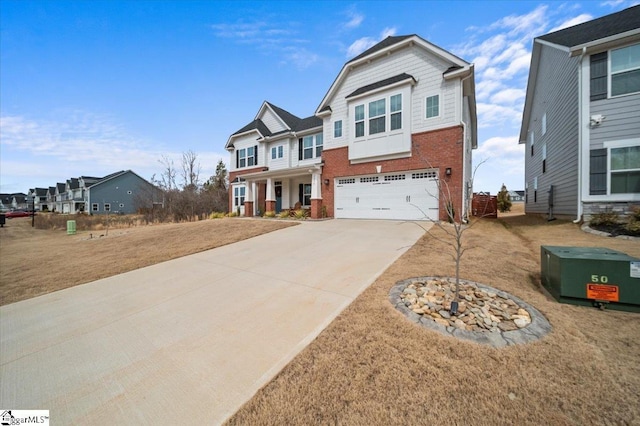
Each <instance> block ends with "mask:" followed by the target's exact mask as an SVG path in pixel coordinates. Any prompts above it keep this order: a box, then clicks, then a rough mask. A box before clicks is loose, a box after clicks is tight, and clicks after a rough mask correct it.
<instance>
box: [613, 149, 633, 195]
mask: <svg viewBox="0 0 640 426" xmlns="http://www.w3.org/2000/svg"><path fill="white" fill-rule="evenodd" d="M611 193H612V194H630V193H640V146H629V147H625V148H612V149H611Z"/></svg>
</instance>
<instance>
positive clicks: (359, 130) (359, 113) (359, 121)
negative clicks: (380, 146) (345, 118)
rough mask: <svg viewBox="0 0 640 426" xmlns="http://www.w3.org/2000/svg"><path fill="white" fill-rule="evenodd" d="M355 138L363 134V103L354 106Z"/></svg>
mask: <svg viewBox="0 0 640 426" xmlns="http://www.w3.org/2000/svg"><path fill="white" fill-rule="evenodd" d="M355 121H356V138H359V137H361V136H364V105H358V106H356V116H355Z"/></svg>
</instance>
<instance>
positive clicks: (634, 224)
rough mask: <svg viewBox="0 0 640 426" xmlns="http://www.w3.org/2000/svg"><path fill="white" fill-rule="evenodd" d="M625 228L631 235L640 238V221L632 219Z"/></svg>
mask: <svg viewBox="0 0 640 426" xmlns="http://www.w3.org/2000/svg"><path fill="white" fill-rule="evenodd" d="M624 228H625V229H626V230H627V231H629V233H630V234H631V235H637V236H640V220H635V219H632V220H630V221H629V223H627V224H626V225H625V226H624Z"/></svg>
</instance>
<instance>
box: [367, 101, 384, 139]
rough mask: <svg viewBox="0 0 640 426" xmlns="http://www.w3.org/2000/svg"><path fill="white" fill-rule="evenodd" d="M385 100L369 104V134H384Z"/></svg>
mask: <svg viewBox="0 0 640 426" xmlns="http://www.w3.org/2000/svg"><path fill="white" fill-rule="evenodd" d="M385 103H386V102H385V99H379V100H377V101H373V102H369V134H370V135H375V134H376V133H384V132H385V119H386V115H385V110H386V105H385Z"/></svg>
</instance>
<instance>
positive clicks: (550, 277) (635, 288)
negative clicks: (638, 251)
mask: <svg viewBox="0 0 640 426" xmlns="http://www.w3.org/2000/svg"><path fill="white" fill-rule="evenodd" d="M540 267H541V272H542V285H543V286H544V288H545V289H547V291H548V292H549V293H550V294H551V296H553V297H554V298H555V299H556V300H557V301H558V302H562V303H570V304H572V305H585V306H598V307H606V308H607V309H617V310H621V311H630V312H640V259H637V258H634V257H631V256H628V255H627V254H625V253H621V252H619V251H615V250H611V249H608V248H602V247H558V246H541V247H540Z"/></svg>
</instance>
